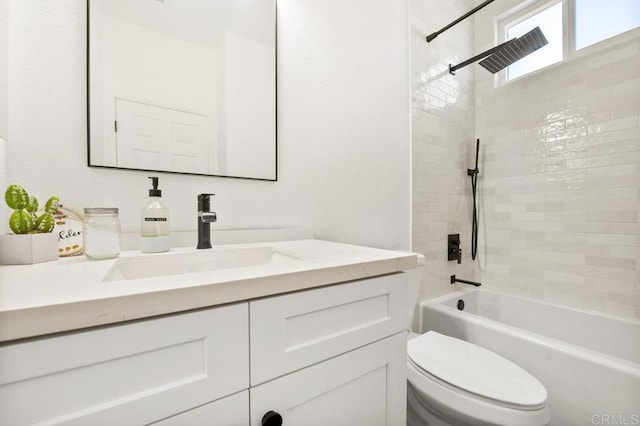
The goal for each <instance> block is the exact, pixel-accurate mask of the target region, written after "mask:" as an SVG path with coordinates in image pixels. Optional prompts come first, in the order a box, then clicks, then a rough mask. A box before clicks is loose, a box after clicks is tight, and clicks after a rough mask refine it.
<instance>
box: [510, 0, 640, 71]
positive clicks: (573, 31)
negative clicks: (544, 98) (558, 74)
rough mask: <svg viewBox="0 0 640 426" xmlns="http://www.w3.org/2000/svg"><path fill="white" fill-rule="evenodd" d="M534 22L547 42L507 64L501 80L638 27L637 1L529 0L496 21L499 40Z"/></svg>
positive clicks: (521, 31) (639, 11)
mask: <svg viewBox="0 0 640 426" xmlns="http://www.w3.org/2000/svg"><path fill="white" fill-rule="evenodd" d="M537 26H539V27H540V29H541V30H542V32H543V33H544V35H545V37H546V39H547V41H548V42H549V43H548V44H547V45H546V46H544V47H542V48H540V49H538V50H537V51H535V52H533V53H532V54H530V55H528V56H526V57H525V58H523V59H521V60H519V61H518V62H516V63H514V64H513V65H511V66H509V67H507V69H506V71H505V73H504V74H503V76H501V77H500V79H501V80H502V81H509V80H513V79H514V78H518V77H520V76H523V75H525V74H528V73H530V72H533V71H536V70H538V69H540V68H544V67H546V66H548V65H551V64H553V63H556V62H560V61H562V60H563V59H566V58H567V57H570V56H571V55H572V54H573V53H574V52H576V51H578V50H581V49H584V48H586V47H589V46H591V45H593V44H596V43H599V42H601V41H603V40H606V39H608V38H611V37H614V36H616V35H619V34H622V33H624V32H626V31H629V30H632V29H634V28H637V27H639V26H640V1H639V0H607V1H599V0H554V1H548V0H547V1H529V2H526V3H524V6H521V7H519V8H518V10H517V11H516V12H512V13H509V14H508V15H507V16H506V17H504V18H502V19H501V20H500V21H499V23H498V29H499V34H500V42H503V41H505V40H510V39H512V38H514V37H519V36H521V35H523V34H525V33H526V32H528V31H530V30H532V29H533V28H535V27H537Z"/></svg>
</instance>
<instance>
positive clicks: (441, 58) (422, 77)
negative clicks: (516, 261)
mask: <svg viewBox="0 0 640 426" xmlns="http://www.w3.org/2000/svg"><path fill="white" fill-rule="evenodd" d="M411 4H412V8H411V16H412V36H411V49H412V52H411V53H412V54H411V67H412V72H411V77H412V82H413V95H412V101H413V102H412V127H413V130H412V140H413V222H412V223H413V231H412V232H413V247H412V249H413V250H414V251H417V252H420V253H423V254H424V255H425V257H426V266H425V274H424V275H423V278H422V286H421V290H420V297H419V300H426V299H431V298H434V297H437V296H439V295H442V294H446V293H448V292H452V291H456V290H459V289H460V288H461V287H462V286H463V285H462V284H456V285H451V284H450V276H451V275H457V276H458V277H459V278H463V279H473V278H474V266H473V263H472V261H471V257H470V249H471V207H470V193H471V189H470V181H469V177H468V176H467V169H468V168H472V167H473V162H474V161H475V158H474V156H473V154H472V152H473V149H474V147H475V135H474V131H475V126H474V122H475V107H474V103H475V98H474V86H473V85H474V74H473V69H472V68H464V69H461V70H459V71H458V72H457V73H456V75H455V76H454V75H451V74H450V73H449V71H448V66H449V64H450V63H452V64H457V63H459V62H461V61H463V60H465V59H467V58H469V57H471V56H473V36H472V34H473V21H472V20H465V21H463V22H461V23H460V24H458V25H457V26H455V27H453V28H451V29H450V30H448V31H446V32H444V33H442V34H441V35H440V36H438V37H437V38H436V39H435V40H433V41H432V42H430V43H427V42H426V40H425V37H426V35H427V34H431V33H433V32H435V31H437V30H439V29H440V28H442V27H444V26H445V25H447V24H448V23H449V22H451V21H453V20H454V19H456V18H458V17H459V16H461V15H462V14H464V13H465V12H467V11H468V10H469V9H471V8H473V2H472V1H471V0H462V1H460V0H458V1H454V2H444V1H438V2H434V1H432V0H413V1H412V2H411ZM448 234H460V239H461V248H462V250H463V259H462V264H461V265H458V264H457V263H456V262H454V261H447V235H448Z"/></svg>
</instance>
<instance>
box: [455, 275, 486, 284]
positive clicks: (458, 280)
mask: <svg viewBox="0 0 640 426" xmlns="http://www.w3.org/2000/svg"><path fill="white" fill-rule="evenodd" d="M455 283H462V284H469V285H474V286H476V287H480V286H481V285H482V284H481V283H478V282H475V281H469V280H463V279H460V278H456V276H455V275H451V284H455Z"/></svg>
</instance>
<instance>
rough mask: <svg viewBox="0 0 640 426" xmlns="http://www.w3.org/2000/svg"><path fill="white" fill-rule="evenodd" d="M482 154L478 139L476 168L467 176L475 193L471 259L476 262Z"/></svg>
mask: <svg viewBox="0 0 640 426" xmlns="http://www.w3.org/2000/svg"><path fill="white" fill-rule="evenodd" d="M479 154H480V139H476V168H475V169H467V175H468V176H471V192H472V193H473V218H472V219H471V259H472V260H476V255H477V254H478V210H477V206H476V191H477V187H478V174H480V170H479V169H478V157H479Z"/></svg>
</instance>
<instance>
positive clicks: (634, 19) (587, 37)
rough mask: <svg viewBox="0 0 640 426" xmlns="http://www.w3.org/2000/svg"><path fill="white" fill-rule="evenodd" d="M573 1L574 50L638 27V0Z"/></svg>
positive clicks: (639, 3)
mask: <svg viewBox="0 0 640 426" xmlns="http://www.w3.org/2000/svg"><path fill="white" fill-rule="evenodd" d="M574 1H575V46H576V50H580V49H583V48H585V47H587V46H591V45H592V44H595V43H598V42H599V41H602V40H606V39H608V38H611V37H613V36H616V35H618V34H622V33H623V32H625V31H629V30H632V29H634V28H636V27H638V26H640V1H638V0H607V1H593V0H574Z"/></svg>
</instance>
